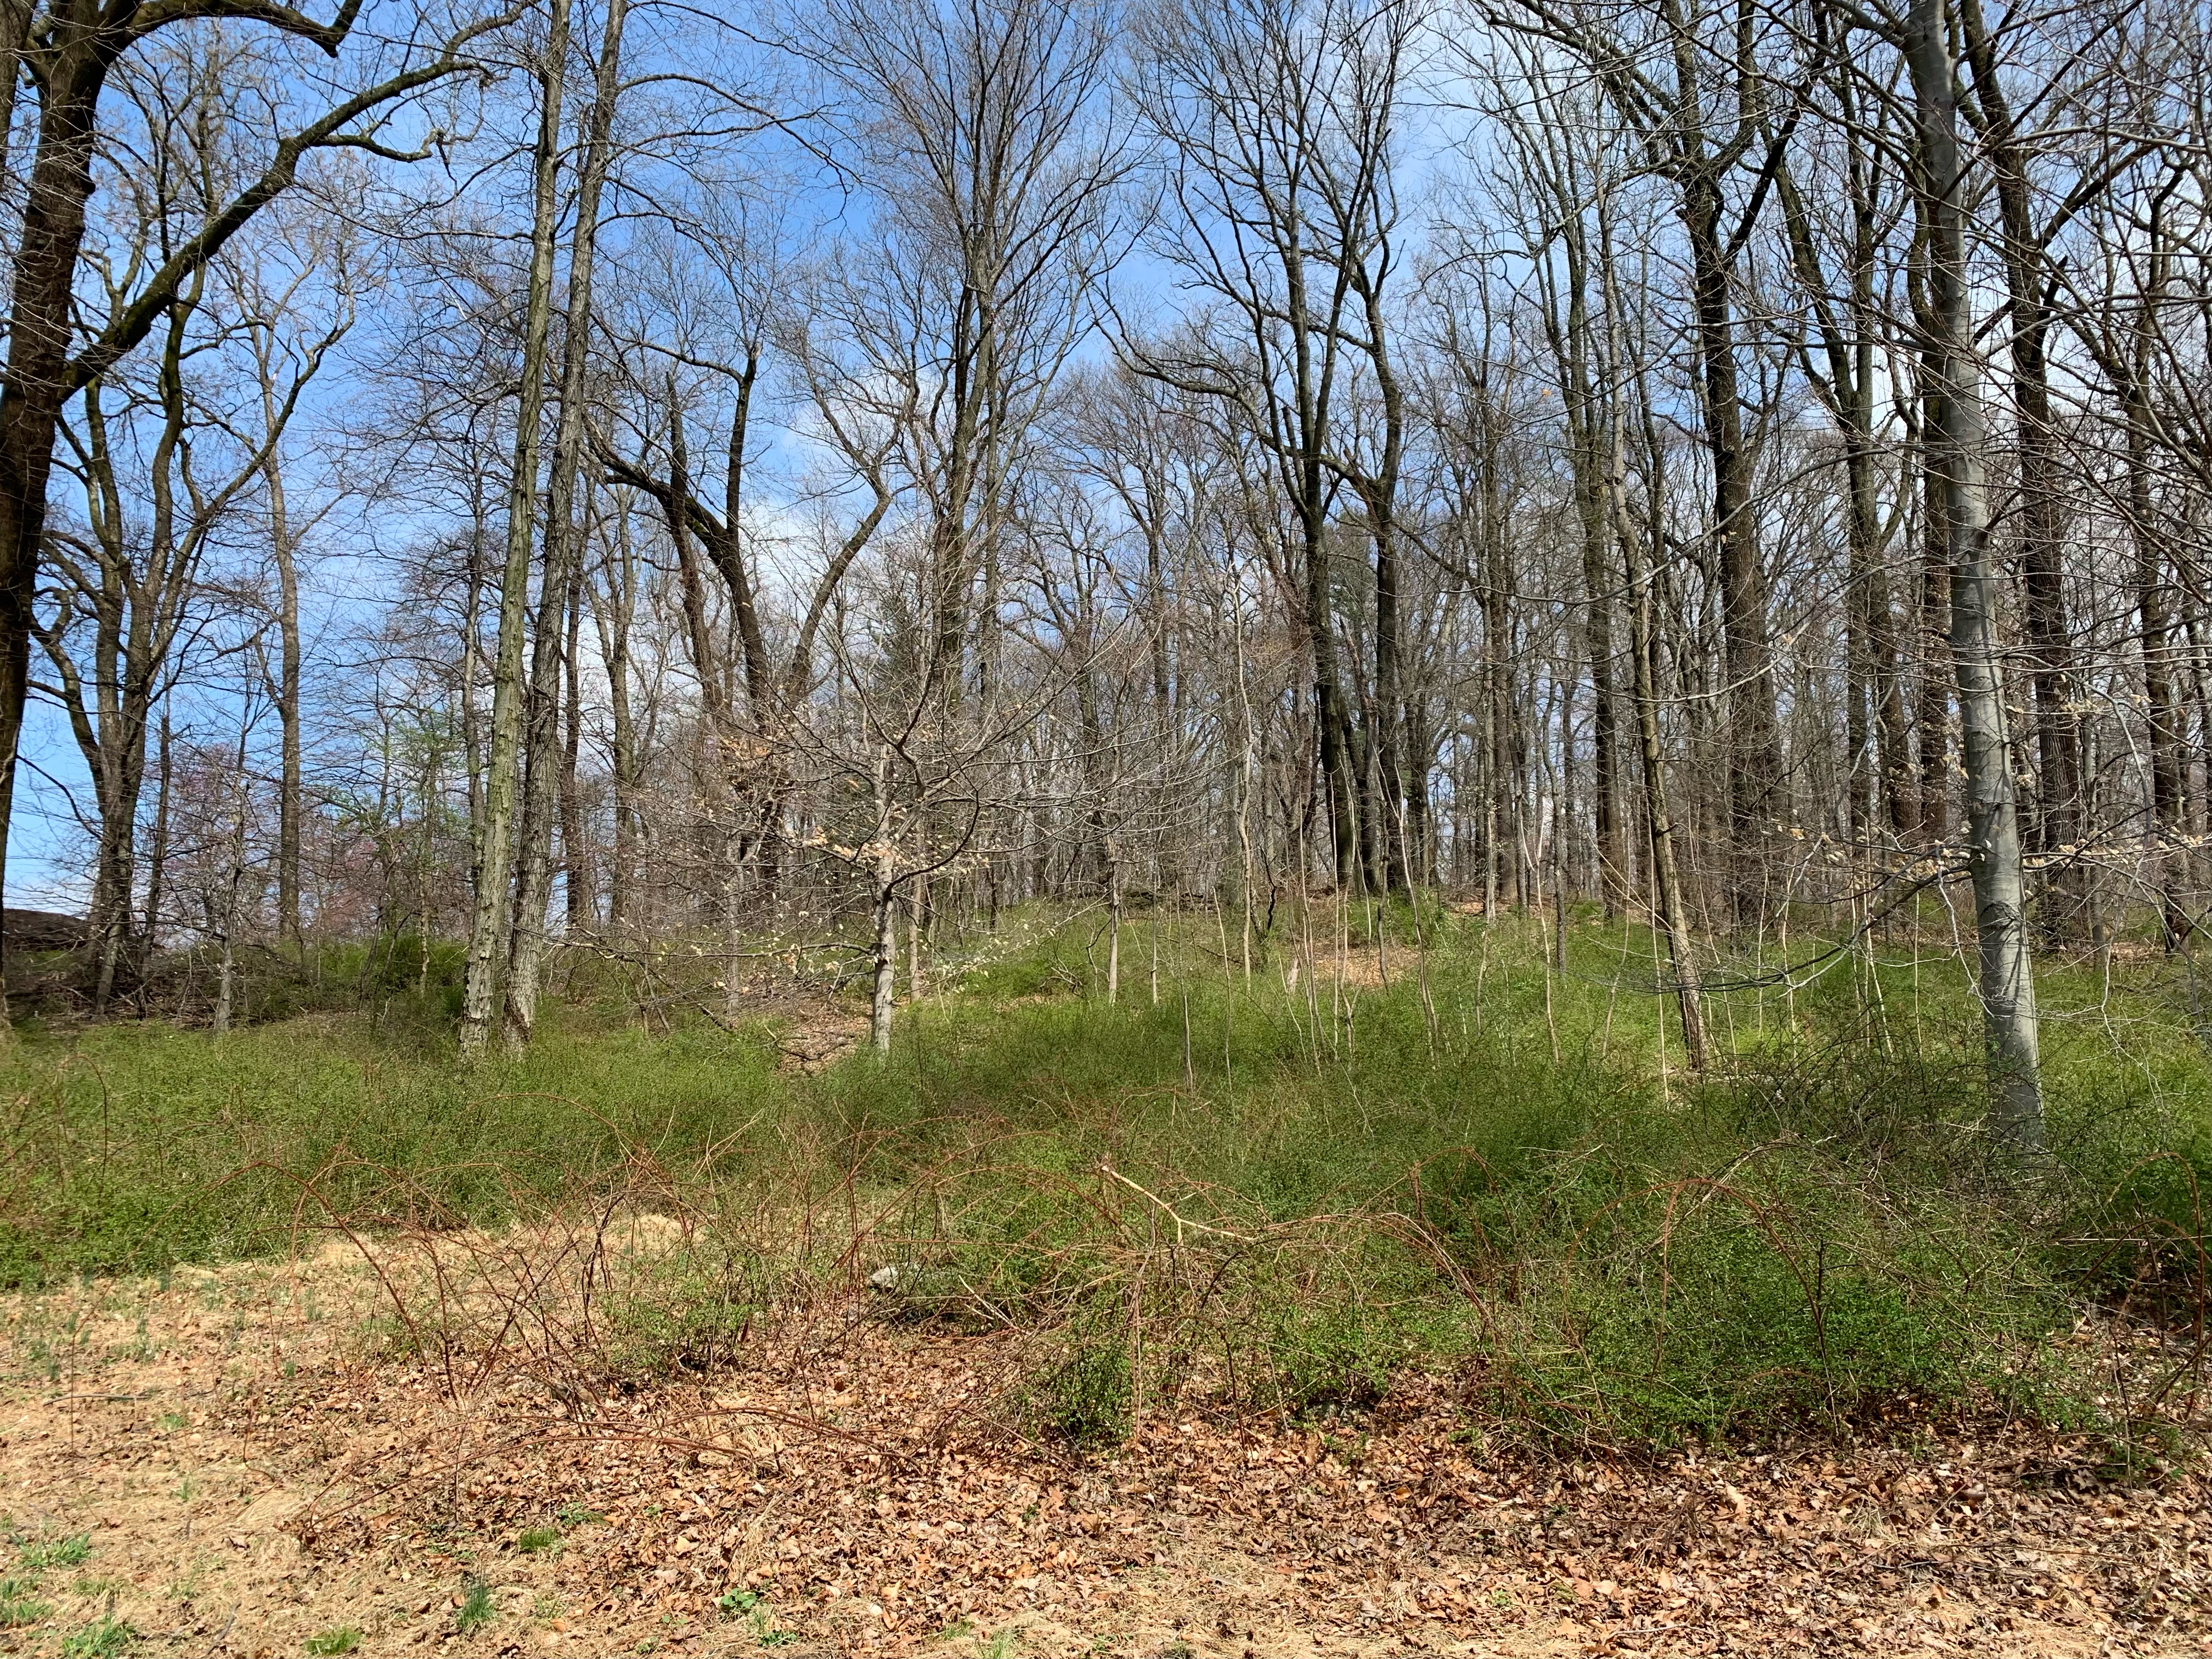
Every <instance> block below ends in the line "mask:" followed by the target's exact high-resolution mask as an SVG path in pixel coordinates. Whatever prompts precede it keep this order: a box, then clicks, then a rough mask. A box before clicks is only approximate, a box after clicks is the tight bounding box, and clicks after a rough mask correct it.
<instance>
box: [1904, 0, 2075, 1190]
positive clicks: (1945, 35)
mask: <svg viewBox="0 0 2212 1659" xmlns="http://www.w3.org/2000/svg"><path fill="white" fill-rule="evenodd" d="M1950 21H1951V20H1950V18H1949V16H1948V5H1947V0H1911V9H1910V11H1909V13H1908V21H1907V26H1906V27H1907V33H1906V36H1905V62H1906V66H1907V69H1908V70H1909V72H1910V74H1911V81H1912V91H1913V99H1914V104H1915V112H1916V114H1917V120H1918V125H1919V140H1920V156H1919V161H1920V165H1921V168H1922V172H1923V190H1922V193H1921V203H1922V210H1923V212H1924V213H1925V214H1926V216H1927V237H1928V283H1929V319H1930V321H1931V323H1932V325H1933V331H1932V335H1931V337H1930V339H1929V350H1930V355H1931V356H1932V357H1933V359H1934V367H1935V368H1936V374H1937V380H1936V392H1937V404H1936V431H1935V433H1934V438H1935V443H1934V445H1933V447H1932V455H1931V459H1933V461H1934V462H1935V464H1936V468H1937V477H1938V479H1939V482H1940V488H1941V493H1942V502H1943V510H1944V519H1945V524H1946V528H1947V530H1948V536H1949V540H1950V543H1951V654H1952V658H1953V660H1954V665H1955V667H1956V671H1957V674H1958V681H1959V714H1960V738H1961V742H1960V750H1961V760H1962V762H1963V764H1964V769H1965V773H1966V817H1967V833H1966V851H1967V866H1968V871H1969V873H1970V875H1971V877H1972V882H1973V890H1974V927H1975V933H1976V935H1977V938H1978V942H1979V945H1980V950H1981V993H1982V1008H1983V1014H1984V1023H1985V1026H1986V1030H1987V1036H1988V1042H1989V1052H1990V1083H1991V1097H1992V1098H1991V1112H1990V1125H1991V1128H1992V1129H1993V1131H1994V1132H1995V1133H1996V1136H1997V1138H1998V1139H2000V1140H2002V1142H2003V1143H2004V1144H2005V1145H2007V1146H2009V1147H2010V1148H2012V1149H2013V1150H2014V1151H2015V1152H2020V1153H2024V1154H2031V1155H2033V1154H2038V1153H2040V1152H2041V1151H2042V1150H2043V1091H2042V1080H2041V1075H2040V1071H2039V1059H2038V1052H2037V1028H2036V1010H2035V981H2034V979H2033V972H2032V964H2031V963H2030V960H2029V953H2028V939H2027V914H2026V891H2025V888H2024V885H2023V883H2022V879H2021V848H2020V820H2019V811H2018V807H2017V805H2016V803H2015V799H2014V794H2013V780H2012V763H2011V745H2010V744H2009V742H2008V733H2007V732H2006V729H2005V728H2006V714H2005V699H2004V686H2003V680H2002V670H2001V664H2002V656H2001V653H2000V648H1999V645H1998V641H1997V632H1996V607H1997V584H1996V573H1995V571H1994V570H1993V569H1992V568H1991V562H1990V519H1989V501H1988V495H1987V484H1986V482H1985V469H1986V466H1987V460H1988V457H1987V449H1988V437H1987V432H1986V428H1985V426H1984V416H1983V410H1982V392H1981V371H1980V366H1979V363H1978V360H1977V357H1976V355H1975V343H1974V319H1973V312H1972V288H1971V285H1970V283H1971V277H1970V273H1969V272H1968V270H1967V265H1966V228H1965V204H1964V201H1963V196H1964V192H1965V190H1966V176H1965V167H1964V165H1963V163H1962V161H1961V159H1960V149H1959V137H1958V106H1957V73H1958V70H1957V65H1956V64H1955V63H1954V60H1953V58H1952V53H1951V46H1950V39H1951V30H1950Z"/></svg>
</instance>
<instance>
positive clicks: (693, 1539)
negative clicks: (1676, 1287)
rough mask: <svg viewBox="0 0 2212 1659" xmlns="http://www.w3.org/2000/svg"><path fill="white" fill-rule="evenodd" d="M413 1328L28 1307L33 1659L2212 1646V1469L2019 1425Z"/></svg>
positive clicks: (868, 1345) (1005, 1355)
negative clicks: (1102, 1449)
mask: <svg viewBox="0 0 2212 1659" xmlns="http://www.w3.org/2000/svg"><path fill="white" fill-rule="evenodd" d="M377 1306H378V1302H377V1285H376V1280H375V1279H374V1277H372V1276H371V1274H370V1273H368V1271H367V1270H366V1268H365V1267H364V1265H363V1264H362V1260H361V1258H360V1257H359V1256H357V1255H353V1256H350V1257H349V1255H347V1254H346V1253H344V1252H343V1251H333V1252H331V1253H328V1254H326V1255H324V1256H323V1257H320V1258H319V1259H318V1260H316V1261H313V1262H310V1263H306V1264H303V1265H301V1266H300V1267H297V1268H285V1267H233V1268H226V1269H223V1270H222V1271H221V1272H219V1273H178V1274H176V1275H174V1276H173V1277H172V1278H171V1279H169V1280H168V1282H167V1284H166V1285H164V1284H156V1283H150V1282H149V1283H131V1284H95V1285H89V1286H84V1287H80V1288H77V1289H74V1290H69V1291H57V1292H53V1293H50V1294H46V1295H42V1296H37V1297H12V1298H8V1299H6V1300H5V1301H4V1303H0V1319H4V1341H5V1350H4V1354H0V1360H3V1361H4V1378H5V1380H4V1384H0V1494H4V1496H3V1497H0V1505H4V1508H5V1510H6V1512H7V1516H8V1518H9V1527H10V1533H9V1538H10V1542H9V1544H8V1545H7V1548H8V1549H9V1550H10V1551H12V1552H13V1555H12V1557H11V1558H10V1559H9V1561H8V1562H7V1563H5V1564H0V1576H8V1577H15V1578H16V1579H17V1580H18V1582H17V1583H15V1585H13V1586H10V1587H9V1588H7V1589H0V1604H4V1605H6V1606H13V1607H18V1609H19V1611H20V1612H21V1614H22V1616H24V1617H25V1618H26V1619H27V1622H25V1623H22V1624H21V1625H19V1626H18V1627H16V1628H14V1629H10V1630H8V1631H6V1632H0V1649H5V1650H9V1651H15V1652H23V1653H34V1654H59V1653H63V1652H64V1651H65V1650H69V1649H68V1646H67V1644H70V1641H71V1638H73V1637H74V1638H76V1639H77V1642H78V1644H79V1645H78V1649H77V1650H84V1651H89V1649H86V1648H85V1647H84V1646H83V1644H84V1643H85V1642H86V1641H87V1640H88V1639H89V1636H88V1631H89V1630H91V1629H92V1628H94V1627H96V1626H98V1625H99V1623H100V1621H101V1620H110V1621H113V1622H117V1623H127V1624H128V1625H129V1626H131V1628H132V1630H133V1631H135V1632H136V1633H137V1635H136V1642H137V1650H138V1651H143V1652H150V1653H161V1652H170V1653H179V1654H191V1655H235V1656H262V1655H272V1656H273V1655H279V1654H300V1653H303V1652H307V1651H309V1650H310V1649H309V1644H310V1642H311V1641H313V1642H316V1643H317V1644H318V1645H319V1649H320V1650H323V1651H330V1650H334V1649H335V1648H337V1647H338V1646H341V1645H343V1635H342V1632H344V1631H347V1630H351V1631H354V1632H358V1646H357V1648H356V1651H359V1652H361V1653H364V1654H371V1655H381V1654H401V1653H428V1652H436V1653H453V1654H484V1655H494V1654H497V1655H507V1654H530V1655H556V1656H557V1655H576V1656H598V1655H607V1654H614V1653H631V1652H635V1653H669V1654H672V1653H682V1654H711V1655H749V1654H763V1653H775V1652H781V1653H788V1654H793V1655H817V1656H827V1655H853V1656H861V1655H910V1654H945V1655H962V1656H971V1659H972V1656H983V1655H995V1656H1000V1659H1006V1656H1012V1655H1015V1654H1024V1655H1055V1656H1057V1655H1069V1656H1075V1655H1085V1656H1097V1659H1104V1656H1108V1655H1121V1656H1169V1655H1177V1656H1207V1659H1263V1656H1265V1659H1291V1656H1308V1655H1334V1656H1380V1655H1384V1654H1394V1655H1395V1654H1418V1653H1427V1654H1458V1655H1476V1654H1480V1655H1583V1654H1705V1653H1743V1654H1762V1655H1763V1654H1778V1653H1838V1654H1841V1653H1869V1654H1883V1655H1895V1654H1905V1653H1914V1654H1919V1653H1932V1654H1974V1655H1990V1654H2005V1655H2030V1654H2033V1655H2093V1654H2129V1655H2136V1654H2154V1653H2157V1654H2166V1653H2203V1652H2206V1651H2212V1647H2208V1642H2207V1637H2208V1632H2212V1602H2208V1595H2207V1586H2208V1577H2207V1575H2208V1571H2212V1555H2208V1548H2209V1547H2212V1546H2209V1545H2208V1536H2207V1530H2206V1517H2205V1510H2204V1498H2205V1492H2204V1488H2203V1486H2202V1484H2201V1483H2200V1482H2199V1481H2198V1480H2197V1478H2195V1477H2194V1476H2191V1475H2172V1476H2169V1477H2168V1478H2167V1479H2166V1480H2165V1482H2164V1483H2163V1484H2161V1485H2160V1486H2154V1487H2142V1486H2138V1487H2133V1488H2121V1487H2118V1486H2112V1485H2109V1484H2107V1483H2106V1481H2105V1480H2103V1479H2102V1478H2101V1477H2100V1474H2099V1472H2098V1469H2097V1468H2096V1466H2095V1464H2094V1462H2093V1455H2094V1454H2093V1449H2092V1448H2091V1447H2090V1446H2089V1445H2088V1444H2087V1443H2079V1442H2075V1441H2070V1440H2067V1439H2061V1438H2054V1437H2051V1436H2050V1435H2048V1434H2045V1433H2039V1432H2035V1431H2029V1430H2027V1429H2024V1428H2021V1427H2018V1426H2016V1425H2015V1426H2012V1427H2006V1426H2004V1425H1996V1424H1991V1423H1988V1422H1982V1423H1966V1422H1960V1423H1957V1424H1953V1425H1948V1426H1945V1425H1931V1426H1930V1428H1929V1432H1928V1433H1927V1434H1926V1436H1925V1437H1923V1440H1922V1441H1921V1443H1919V1445H1918V1446H1917V1449H1912V1450H1907V1449H1904V1448H1902V1447H1890V1448H1877V1449H1861V1450H1857V1451H1854V1452H1851V1453H1849V1454H1846V1453H1844V1452H1843V1451H1840V1450H1838V1449H1835V1448H1833V1447H1829V1448H1826V1449H1820V1448H1809V1449H1803V1450H1801V1451H1797V1452H1794V1453H1790V1454H1786V1455H1772V1456H1763V1457H1756V1458H1749V1457H1745V1458H1735V1459H1708V1458H1705V1457H1696V1458H1684V1459H1682V1460H1680V1461H1678V1462H1668V1463H1665V1464H1662V1465H1650V1464H1644V1465H1627V1464H1624V1465H1620V1466H1607V1465H1602V1464H1593V1463H1583V1464H1572V1463H1563V1462H1553V1461H1550V1460H1546V1459H1542V1458H1538V1457H1534V1456H1529V1455H1522V1454H1512V1455H1508V1454H1504V1453H1499V1452H1494V1451H1491V1450H1487V1449H1486V1448H1485V1446H1484V1444H1483V1443H1482V1442H1481V1440H1480V1437H1479V1436H1475V1435H1474V1434H1472V1433H1471V1432H1470V1431H1469V1428H1468V1424H1469V1421H1470V1419H1469V1417H1468V1414H1467V1413H1465V1412H1463V1411H1462V1410H1460V1409H1458V1408H1457V1404H1456V1402H1455V1401H1454V1400H1453V1399H1452V1398H1450V1397H1449V1393H1448V1391H1447V1390H1446V1389H1444V1387H1443V1385H1442V1384H1436V1385H1430V1386H1423V1387H1416V1388H1413V1389H1407V1390H1406V1391H1405V1392H1403V1393H1401V1395H1397V1396H1395V1397H1394V1398H1392V1399H1390V1400H1387V1401H1384V1402H1383V1405H1382V1406H1381V1407H1379V1408H1377V1409H1376V1411H1375V1412H1373V1413H1369V1414H1367V1415H1364V1416H1363V1417H1361V1418H1359V1419H1356V1420H1350V1421H1346V1422H1345V1423H1343V1424H1341V1425H1336V1426H1334V1427H1332V1428H1330V1429H1327V1430H1317V1429H1313V1428H1309V1427H1300V1426H1296V1425H1285V1424H1283V1423H1279V1422H1274V1421H1265V1422H1250V1423H1244V1424H1236V1423H1224V1422H1216V1421H1207V1420H1202V1419H1190V1420H1186V1421H1182V1422H1172V1421H1170V1422H1162V1423H1159V1424H1157V1425H1154V1426H1152V1427H1151V1428H1148V1429H1147V1430H1146V1431H1143V1432H1142V1433H1140V1434H1139V1437H1137V1439H1136V1440H1135V1441H1134V1442H1133V1443H1131V1444H1129V1445H1127V1447H1125V1448H1122V1449H1120V1450H1118V1451H1115V1452H1114V1453H1112V1454H1110V1455H1102V1456H1097V1457H1080V1456H1078V1455H1073V1454H1063V1453H1056V1452H1054V1451H1053V1450H1051V1449H1040V1448H1038V1447H1036V1446H1035V1445H1031V1444H1027V1443H1023V1442H1022V1441H1020V1440H1019V1439H1018V1438H1017V1437H1014V1436H1013V1435H1012V1433H1011V1432H1010V1431H1009V1430H1008V1429H1007V1428H1006V1423H1007V1422H1008V1421H1009V1418H1008V1415H1007V1413H1006V1412H1005V1411H1004V1410H1003V1409H1002V1408H1001V1407H1002V1405H1003V1400H1004V1396H1005V1394H1006V1388H1007V1383H1008V1379H1009V1377H1010V1376H1012V1375H1014V1374H1015V1373H1016V1372H1017V1371H1018V1368H1019V1360H1020V1358H1021V1356H1020V1354H1019V1352H1018V1348H1017V1346H1016V1345H1017V1342H1018V1339H1015V1338H1012V1337H1008V1336H1004V1335H996V1334H987V1335H980V1336H979V1335H960V1334H951V1333H945V1332H941V1331H938V1330H934V1329H932V1328H927V1327H912V1326H898V1325H895V1324H889V1323H885V1322H883V1321H882V1320H880V1319H879V1318H878V1317H877V1316H876V1314H875V1310H873V1309H872V1308H871V1307H870V1306H869V1305H868V1304H867V1303H866V1301H865V1300H854V1301H853V1302H850V1303H840V1304H832V1305H829V1306H827V1307H825V1308H823V1309H821V1310H817V1311H816V1312H814V1313H813V1314H811V1316H808V1317H809V1322H808V1323H806V1324H805V1326H804V1328H799V1327H793V1328H789V1329H786V1330H781V1331H778V1332H774V1333H763V1334H762V1337H761V1340H759V1341H758V1342H757V1344H756V1345H755V1346H754V1347H752V1348H750V1349H749V1350H748V1352H750V1353H752V1355H753V1358H752V1360H751V1362H750V1364H749V1365H748V1367H747V1368H746V1369H744V1370H741V1371H738V1372H736V1373H734V1374H732V1373H723V1374H720V1375H717V1376H714V1377H713V1378H710V1379H703V1380H701V1379H695V1380H692V1381H690V1382H686V1383H677V1384H666V1385H658V1386H653V1387H650V1388H646V1389H638V1390H635V1391H624V1390H623V1389H609V1390H606V1391H605V1392H599V1391H596V1390H595V1391H593V1392H592V1394H590V1395H587V1396H584V1397H579V1396H578V1395H576V1394H575V1393H574V1391H573V1390H563V1391H562V1392H565V1393H567V1394H568V1398H566V1399H565V1400H563V1399H558V1398H556V1397H554V1394H553V1393H552V1392H549V1391H548V1389H546V1388H545V1387H544V1385H543V1384H542V1383H538V1382H535V1381H533V1380H532V1374H531V1373H530V1371H529V1370H527V1369H526V1368H514V1367H509V1368H507V1369H506V1370H491V1369H489V1368H485V1367H483V1366H481V1365H479V1364H477V1362H476V1361H472V1360H471V1358H470V1357H469V1355H467V1354H465V1353H448V1352H441V1353H439V1354H437V1355H434V1356H433V1357H432V1358H429V1359H428V1360H424V1359H422V1358H394V1357H392V1354H391V1352H390V1347H391V1343H390V1338H391V1335H392V1332H391V1330H390V1329H389V1328H380V1327H379V1326H378V1325H376V1324H375V1323H374V1316H375V1312H376V1309H377ZM79 1534H82V1540H83V1541H82V1548H76V1547H69V1546H70V1541H71V1540H73V1539H75V1538H76V1537H77V1536H78V1535H79ZM72 1555H76V1556H80V1557H81V1559H76V1560H74V1561H70V1560H64V1559H62V1558H66V1557H69V1556H72ZM25 1562H28V1563H31V1564H32V1565H24V1563H25ZM40 1563H44V1565H39V1564H40ZM57 1563H58V1564H57ZM477 1587H480V1590H479V1593H478V1594H477V1595H475V1596H474V1597H473V1598H471V1589H472V1588H477ZM11 1595H12V1596H16V1597H19V1598H21V1600H20V1601H18V1602H15V1603H4V1598H5V1597H7V1596H11ZM41 1609H43V1610H41ZM32 1615H35V1617H32ZM479 1615H481V1616H480V1617H479ZM0 1616H7V1615H5V1614H0Z"/></svg>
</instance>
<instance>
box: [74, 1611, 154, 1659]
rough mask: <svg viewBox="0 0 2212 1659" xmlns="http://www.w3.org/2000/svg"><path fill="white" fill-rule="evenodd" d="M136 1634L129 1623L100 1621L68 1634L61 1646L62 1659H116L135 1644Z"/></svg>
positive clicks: (110, 1620)
mask: <svg viewBox="0 0 2212 1659" xmlns="http://www.w3.org/2000/svg"><path fill="white" fill-rule="evenodd" d="M137 1641H138V1632H137V1631H136V1630H135V1629H133V1628H132V1627H131V1624H130V1623H129V1621H127V1620H121V1619H102V1620H98V1621H96V1622H95V1623H93V1624H89V1625H87V1626H84V1627H83V1628H82V1629H81V1630H76V1631H73V1632H70V1636H69V1638H68V1639H67V1640H66V1641H64V1643H63V1644H62V1659H116V1656H117V1655H118V1654H125V1653H128V1652H130V1651H131V1649H132V1648H133V1647H134V1646H136V1645H137Z"/></svg>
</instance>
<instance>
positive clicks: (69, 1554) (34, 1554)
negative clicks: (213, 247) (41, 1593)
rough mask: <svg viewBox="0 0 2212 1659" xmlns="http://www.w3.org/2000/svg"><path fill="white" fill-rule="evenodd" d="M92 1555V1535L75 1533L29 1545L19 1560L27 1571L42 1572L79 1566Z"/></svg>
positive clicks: (24, 1548)
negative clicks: (50, 1568) (51, 1568)
mask: <svg viewBox="0 0 2212 1659" xmlns="http://www.w3.org/2000/svg"><path fill="white" fill-rule="evenodd" d="M91 1554H92V1534H89V1533H83V1532H73V1533H69V1534H64V1536H62V1537H59V1538H45V1539H40V1540H38V1541H34V1542H33V1543H30V1544H27V1545H25V1546H24V1547H23V1551H22V1553H21V1556H20V1557H19V1558H18V1559H19V1560H20V1561H21V1564H22V1565H23V1566H24V1567H25V1568H26V1569H27V1571H32V1572H40V1571H44V1570H45V1569H46V1568H48V1567H74V1566H77V1565H81V1564H82V1562H83V1561H84V1560H85V1559H87V1558H88V1557H89V1556H90V1555H91Z"/></svg>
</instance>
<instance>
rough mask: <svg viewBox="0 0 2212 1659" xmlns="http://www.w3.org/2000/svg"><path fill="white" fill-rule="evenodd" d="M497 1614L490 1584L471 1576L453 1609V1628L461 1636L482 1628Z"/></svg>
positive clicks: (496, 1605) (497, 1610)
mask: <svg viewBox="0 0 2212 1659" xmlns="http://www.w3.org/2000/svg"><path fill="white" fill-rule="evenodd" d="M498 1616H499V1607H498V1604H497V1603H495V1601H493V1600H492V1596H491V1586H490V1585H489V1584H487V1583H484V1581H483V1579H481V1578H471V1579H470V1580H469V1582H468V1587H467V1589H466V1590H465V1592H464V1593H463V1595H462V1596H461V1605H460V1606H459V1607H457V1608H455V1609H454V1611H453V1628H454V1630H455V1631H457V1632H459V1633H460V1634H461V1635H463V1636H468V1635H471V1634H473V1633H474V1632H477V1631H479V1630H481V1629H483V1627H484V1626H486V1625H489V1623H491V1621H492V1620H494V1619H495V1618H497V1617H498Z"/></svg>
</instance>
